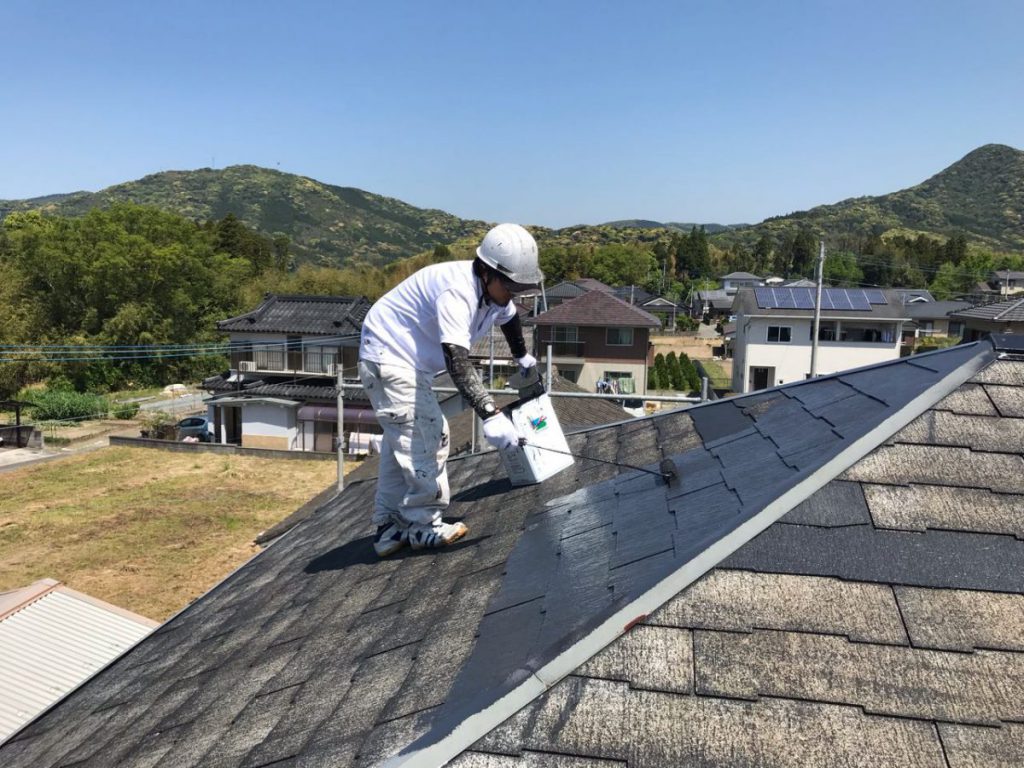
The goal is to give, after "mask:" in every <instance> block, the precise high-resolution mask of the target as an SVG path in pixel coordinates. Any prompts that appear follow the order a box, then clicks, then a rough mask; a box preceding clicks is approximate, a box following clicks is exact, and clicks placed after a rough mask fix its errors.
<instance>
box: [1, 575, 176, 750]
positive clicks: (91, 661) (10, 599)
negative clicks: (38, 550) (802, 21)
mask: <svg viewBox="0 0 1024 768" xmlns="http://www.w3.org/2000/svg"><path fill="white" fill-rule="evenodd" d="M157 626H159V625H158V624H157V622H155V621H152V620H150V619H147V618H145V617H144V616H139V615H138V614H135V613H132V612H131V611H126V610H124V609H122V608H118V607H117V606H115V605H111V604H110V603H107V602H104V601H103V600H97V599H96V598H94V597H90V596H89V595H86V594H83V593H81V592H78V591H76V590H73V589H70V588H68V587H67V586H65V585H64V584H62V583H61V582H59V581H56V580H55V579H41V580H39V581H37V582H35V583H34V584H31V585H30V586H27V587H24V588H22V589H14V590H11V591H9V592H0V742H3V741H4V740H5V739H7V738H8V737H9V736H10V735H11V734H13V733H14V732H15V731H17V730H18V729H19V728H21V727H22V726H23V725H25V724H26V723H28V722H29V721H30V720H32V719H33V718H34V717H37V716H38V715H40V714H41V713H43V712H45V711H46V710H47V709H48V708H49V707H50V706H51V705H52V704H55V703H56V702H57V701H59V700H60V699H61V698H63V697H64V696H66V695H67V694H68V693H70V692H71V691H73V690H74V689H75V688H77V687H78V686H79V685H81V684H82V683H84V682H85V681H86V680H88V679H89V678H90V677H92V676H93V675H94V674H96V673H97V672H99V671H100V670H101V669H103V668H104V667H105V666H107V665H108V664H110V663H111V662H112V661H114V659H116V658H117V657H118V656H120V655H121V654H122V653H124V652H125V651H127V650H128V649H129V648H131V647H132V646H133V645H135V644H136V643H137V642H139V641H140V640H142V638H144V637H145V636H146V635H148V634H149V633H150V632H152V631H153V630H154V629H156V627H157Z"/></svg>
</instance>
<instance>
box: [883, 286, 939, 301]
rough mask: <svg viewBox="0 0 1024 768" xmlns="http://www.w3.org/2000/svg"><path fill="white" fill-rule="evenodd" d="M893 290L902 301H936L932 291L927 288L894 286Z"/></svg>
mask: <svg viewBox="0 0 1024 768" xmlns="http://www.w3.org/2000/svg"><path fill="white" fill-rule="evenodd" d="M893 290H894V291H896V293H897V294H898V295H899V297H900V301H902V302H903V303H904V304H911V303H917V302H920V301H922V300H924V301H935V297H934V296H932V293H931V291H929V290H927V289H925V288H894V289H893Z"/></svg>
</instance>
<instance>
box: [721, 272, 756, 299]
mask: <svg viewBox="0 0 1024 768" xmlns="http://www.w3.org/2000/svg"><path fill="white" fill-rule="evenodd" d="M720 280H721V281H722V290H724V291H725V292H726V293H728V294H730V295H732V294H734V293H736V291H738V290H739V289H740V288H759V287H761V286H763V285H764V278H763V277H758V276H757V275H752V274H750V273H749V272H730V273H729V274H728V275H722V277H721V278H720Z"/></svg>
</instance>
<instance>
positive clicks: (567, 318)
mask: <svg viewBox="0 0 1024 768" xmlns="http://www.w3.org/2000/svg"><path fill="white" fill-rule="evenodd" d="M523 324H524V325H580V326H619V327H623V326H625V327H629V326H633V327H642V328H660V327H661V320H659V319H658V318H656V317H655V316H654V315H652V314H650V313H648V312H644V310H642V309H640V308H639V307H634V306H632V305H631V304H627V303H626V302H624V301H623V300H622V299H617V298H616V297H615V296H613V295H611V294H610V293H605V292H604V291H588V292H587V293H584V294H583V295H582V296H577V297H576V298H575V299H569V301H566V302H563V303H562V304H559V305H558V306H557V307H553V308H552V309H549V310H548V311H547V312H541V313H540V314H539V315H537V316H535V317H531V318H528V319H526V320H524V321H523Z"/></svg>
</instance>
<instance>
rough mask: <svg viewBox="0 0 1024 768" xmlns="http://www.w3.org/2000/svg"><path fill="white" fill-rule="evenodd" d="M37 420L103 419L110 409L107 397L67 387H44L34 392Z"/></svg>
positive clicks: (33, 401)
mask: <svg viewBox="0 0 1024 768" xmlns="http://www.w3.org/2000/svg"><path fill="white" fill-rule="evenodd" d="M32 403H33V404H34V406H35V407H34V408H33V416H34V418H35V419H36V421H83V420H85V419H102V418H105V417H106V415H107V413H108V412H109V411H110V404H109V403H108V402H107V398H105V397H101V396H100V395H90V394H88V393H83V392H73V391H71V390H67V389H43V390H39V391H37V392H34V393H32Z"/></svg>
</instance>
